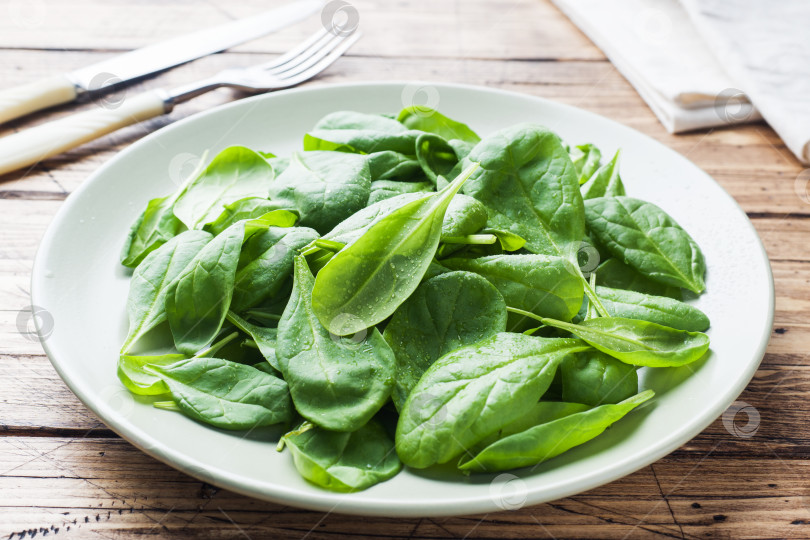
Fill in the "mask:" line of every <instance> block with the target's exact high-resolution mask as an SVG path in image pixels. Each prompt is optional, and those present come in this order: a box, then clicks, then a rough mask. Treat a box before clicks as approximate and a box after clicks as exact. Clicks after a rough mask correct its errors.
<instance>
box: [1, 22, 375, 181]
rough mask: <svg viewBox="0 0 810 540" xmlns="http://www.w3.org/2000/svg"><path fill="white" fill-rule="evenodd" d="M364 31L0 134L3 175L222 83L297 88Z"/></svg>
mask: <svg viewBox="0 0 810 540" xmlns="http://www.w3.org/2000/svg"><path fill="white" fill-rule="evenodd" d="M360 35H361V34H360V32H359V31H354V32H352V33H346V34H343V33H341V32H334V31H329V30H325V29H324V30H320V31H318V32H316V33H315V34H313V35H312V36H310V37H309V38H308V39H306V40H305V41H304V42H303V43H301V44H300V45H298V46H297V47H295V48H293V49H291V50H290V51H288V52H287V53H285V54H283V55H281V56H279V57H278V58H276V59H274V60H273V61H271V62H268V63H266V64H261V65H257V66H251V67H246V68H229V69H225V70H223V71H221V72H219V73H217V74H216V75H214V76H213V77H209V78H207V79H203V80H201V81H197V82H194V83H191V84H187V85H184V86H180V87H178V88H174V89H172V90H168V91H167V90H164V89H157V90H151V91H148V92H144V93H142V94H138V95H136V96H133V97H131V98H126V99H125V100H124V101H122V102H121V103H120V105H118V106H117V107H115V108H113V105H116V104H110V106H109V108H103V107H102V108H99V109H96V110H92V111H87V112H83V113H78V114H74V115H71V116H68V117H67V118H63V119H61V120H56V121H53V122H48V123H46V124H42V125H40V126H36V127H33V128H31V129H27V130H25V131H21V132H19V133H15V134H13V135H8V136H6V137H2V138H0V174H5V173H8V172H11V171H15V170H17V169H21V168H23V167H28V166H30V165H35V164H36V163H38V162H40V161H42V160H43V159H46V158H48V157H51V156H55V155H57V154H61V153H62V152H65V151H66V150H69V149H71V148H75V147H77V146H79V145H82V144H84V143H86V142H89V141H91V140H93V139H97V138H98V137H101V136H102V135H106V134H108V133H111V132H113V131H116V130H118V129H121V128H123V127H125V126H129V125H132V124H135V123H138V122H143V121H144V120H148V119H150V118H154V117H156V116H160V115H163V114H168V113H170V112H171V111H172V109H174V106H175V105H177V104H178V103H183V102H184V101H188V100H190V99H192V98H195V97H197V96H199V95H202V94H205V93H206V92H209V91H211V90H214V89H216V88H222V87H229V88H236V89H238V90H242V91H246V92H251V93H260V92H267V91H270V90H278V89H281V88H289V87H291V86H296V85H298V84H301V83H302V82H304V81H307V80H309V79H311V78H312V77H314V76H316V75H317V74H319V73H320V72H321V71H323V70H324V69H326V68H327V67H329V66H330V65H331V64H332V63H333V62H334V61H335V60H337V59H338V58H340V56H341V55H342V54H343V53H344V52H346V51H347V50H348V49H349V47H351V46H352V45H353V44H354V43H355V42H356V41H357V40H358V39H360Z"/></svg>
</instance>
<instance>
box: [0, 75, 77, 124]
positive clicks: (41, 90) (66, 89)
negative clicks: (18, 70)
mask: <svg viewBox="0 0 810 540" xmlns="http://www.w3.org/2000/svg"><path fill="white" fill-rule="evenodd" d="M74 99H76V85H74V84H73V83H72V82H70V80H68V78H67V77H65V76H64V75H58V76H56V77H51V78H50V79H45V80H42V81H37V82H33V83H29V84H24V85H22V86H17V87H14V88H8V89H6V90H0V124H2V123H3V122H7V121H9V120H13V119H14V118H19V117H20V116H25V115H26V114H29V113H32V112H34V111H39V110H41V109H47V108H48V107H53V106H54V105H61V104H62V103H69V102H71V101H73V100H74Z"/></svg>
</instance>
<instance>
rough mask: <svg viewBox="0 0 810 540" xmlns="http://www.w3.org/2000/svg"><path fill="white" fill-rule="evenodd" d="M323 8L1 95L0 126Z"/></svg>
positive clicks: (294, 8) (270, 17)
mask: <svg viewBox="0 0 810 540" xmlns="http://www.w3.org/2000/svg"><path fill="white" fill-rule="evenodd" d="M322 6H323V1H322V0H298V1H296V2H293V3H291V4H287V5H284V6H282V7H279V8H276V9H271V10H269V11H266V12H264V13H260V14H258V15H254V16H253V17H247V18H244V19H239V20H236V21H231V22H228V23H225V24H222V25H219V26H215V27H213V28H207V29H204V30H199V31H197V32H193V33H191V34H186V35H183V36H179V37H176V38H173V39H169V40H167V41H163V42H160V43H156V44H154V45H148V46H146V47H143V48H141V49H136V50H134V51H130V52H127V53H124V54H120V55H118V56H115V57H113V58H109V59H107V60H102V61H101V62H97V63H95V64H92V65H89V66H86V67H83V68H80V69H77V70H75V71H72V72H70V73H66V74H62V75H57V76H55V77H51V78H48V79H45V80H41V81H36V82H33V83H29V84H26V85H22V86H18V87H15V88H9V89H6V90H2V91H0V124H2V123H3V122H6V121H8V120H12V119H14V118H19V117H21V116H24V115H26V114H29V113H32V112H34V111H38V110H41V109H45V108H48V107H52V106H54V105H59V104H63V103H68V102H71V101H73V100H75V99H76V98H77V97H79V96H80V95H82V94H85V93H87V92H93V93H96V92H104V91H109V90H111V89H113V88H114V87H116V86H118V85H120V84H122V83H125V82H127V81H131V80H134V79H138V78H141V77H145V76H147V75H151V74H153V73H157V72H160V71H163V70H166V69H169V68H171V67H174V66H177V65H180V64H184V63H186V62H189V61H191V60H195V59H197V58H201V57H203V56H207V55H209V54H213V53H216V52H219V51H223V50H225V49H228V48H230V47H233V46H235V45H238V44H240V43H244V42H246V41H250V40H252V39H256V38H258V37H261V36H263V35H266V34H269V33H272V32H275V31H277V30H280V29H281V28H284V27H286V26H289V25H290V24H293V23H295V22H298V21H300V20H302V19H304V18H306V17H307V16H309V15H312V14H313V13H316V12H317V11H318V10H319V9H321V7H322Z"/></svg>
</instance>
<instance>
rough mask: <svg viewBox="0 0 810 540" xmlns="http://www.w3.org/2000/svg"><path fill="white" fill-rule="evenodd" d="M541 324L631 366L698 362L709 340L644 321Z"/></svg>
mask: <svg viewBox="0 0 810 540" xmlns="http://www.w3.org/2000/svg"><path fill="white" fill-rule="evenodd" d="M540 321H541V322H542V323H543V324H547V325H548V326H552V327H554V328H559V329H560V330H566V331H568V332H571V333H572V334H574V335H575V336H577V337H579V338H580V339H582V340H583V341H586V342H587V343H589V344H590V345H591V346H593V347H594V348H595V349H599V350H600V351H602V352H603V353H605V354H608V355H610V356H612V357H613V358H618V359H619V360H621V361H622V362H625V363H627V364H632V365H634V366H649V367H673V366H683V365H686V364H690V363H692V362H694V361H695V360H698V359H699V358H700V357H701V356H703V354H704V353H705V352H706V351H708V350H709V336H707V335H706V334H704V333H702V332H687V331H685V330H676V329H675V328H670V327H668V326H661V325H660V324H655V323H651V322H647V321H639V320H635V319H622V318H619V317H598V318H596V319H588V320H586V321H582V322H581V323H579V324H571V323H567V322H563V321H556V320H553V319H546V318H541V319H540Z"/></svg>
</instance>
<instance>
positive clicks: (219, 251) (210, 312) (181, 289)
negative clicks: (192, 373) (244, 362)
mask: <svg viewBox="0 0 810 540" xmlns="http://www.w3.org/2000/svg"><path fill="white" fill-rule="evenodd" d="M244 237H245V222H243V221H240V222H238V223H236V224H234V225H232V226H231V227H229V228H228V229H226V230H225V231H224V232H222V233H221V234H220V235H219V236H217V237H215V238H214V239H213V240H211V241H210V242H208V243H207V244H206V245H205V246H204V247H203V248H202V249H201V250H200V251H199V252H198V253H197V255H196V256H195V257H194V259H192V260H191V262H190V263H188V265H186V267H185V268H184V269H183V271H182V272H181V273H180V275H179V276H178V277H177V278H176V280H175V281H173V283H172V285H171V287H170V288H169V289H168V291H167V292H166V315H167V318H168V320H169V328H170V329H171V331H172V337H173V338H174V344H175V347H177V350H178V351H180V352H182V353H185V354H195V353H196V352H197V351H199V350H200V349H202V348H203V347H205V346H206V345H207V344H208V343H210V342H211V340H212V339H214V337H216V335H217V334H218V333H219V330H220V328H222V322H223V321H224V320H225V314H226V313H228V308H229V307H230V305H231V297H232V295H233V286H234V279H235V277H236V265H237V263H238V262H239V251H240V250H241V248H242V242H243V240H244Z"/></svg>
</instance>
